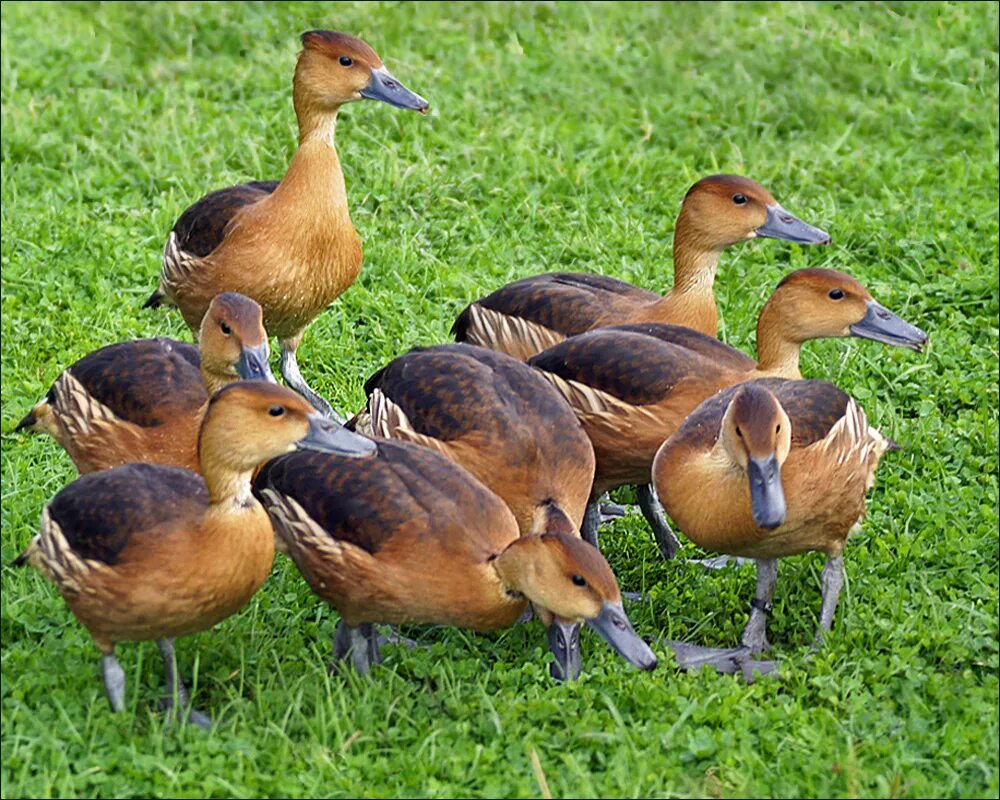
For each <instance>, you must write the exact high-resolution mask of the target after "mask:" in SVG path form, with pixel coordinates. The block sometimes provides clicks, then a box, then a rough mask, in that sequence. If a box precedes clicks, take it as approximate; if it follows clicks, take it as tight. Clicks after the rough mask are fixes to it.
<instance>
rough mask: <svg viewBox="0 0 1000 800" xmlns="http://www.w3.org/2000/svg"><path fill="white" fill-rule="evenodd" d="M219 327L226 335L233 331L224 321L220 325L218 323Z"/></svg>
mask: <svg viewBox="0 0 1000 800" xmlns="http://www.w3.org/2000/svg"><path fill="white" fill-rule="evenodd" d="M219 327H220V328H222V332H223V333H224V334H226V336H228V335H229V334H231V333H232V332H233V329H232V328H230V327H229V325H228V324H227V323H225V322H223V323H222V324H221V325H219Z"/></svg>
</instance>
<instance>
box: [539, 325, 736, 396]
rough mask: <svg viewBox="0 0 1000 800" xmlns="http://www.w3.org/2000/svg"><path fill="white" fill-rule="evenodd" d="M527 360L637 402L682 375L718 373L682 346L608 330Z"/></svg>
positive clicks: (661, 393) (670, 385) (662, 392)
mask: <svg viewBox="0 0 1000 800" xmlns="http://www.w3.org/2000/svg"><path fill="white" fill-rule="evenodd" d="M528 364H530V365H531V366H533V367H536V368H537V369H540V370H543V371H545V372H549V373H552V374H554V375H558V376H559V377H561V378H563V379H564V380H570V381H576V382H577V383H582V384H584V385H586V386H589V387H591V388H592V389H597V390H599V391H602V392H606V393H607V394H610V395H613V396H614V397H617V398H618V399H620V400H624V401H625V402H626V403H630V404H632V405H637V406H640V405H648V404H651V403H656V402H658V401H660V400H662V399H663V398H664V397H666V396H667V394H669V393H670V391H671V390H672V389H673V388H674V387H675V386H676V385H677V384H678V383H679V382H680V381H681V380H683V379H684V378H688V377H693V376H699V375H707V374H712V375H714V374H716V373H717V372H719V370H718V369H717V368H715V367H714V366H713V365H712V364H710V363H708V362H707V361H706V360H705V359H704V358H703V357H701V356H699V355H698V354H697V353H694V352H692V351H690V350H687V349H685V348H683V347H678V346H677V345H675V344H671V343H670V342H664V341H661V340H659V339H657V338H655V337H652V336H646V335H645V334H642V333H632V332H629V331H616V330H610V329H607V328H600V329H598V330H595V331H590V332H589V333H583V334H580V335H579V336H573V337H571V338H569V339H566V340H565V341H562V342H560V343H559V344H557V345H555V346H554V347H550V348H549V349H548V350H544V351H543V352H541V353H539V354H538V355H536V356H534V357H533V358H532V359H530V360H529V361H528Z"/></svg>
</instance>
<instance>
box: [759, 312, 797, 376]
mask: <svg viewBox="0 0 1000 800" xmlns="http://www.w3.org/2000/svg"><path fill="white" fill-rule="evenodd" d="M801 350H802V342H801V340H799V339H798V337H796V336H794V335H791V334H790V333H789V331H788V326H787V325H786V324H785V319H784V318H783V316H782V314H781V305H780V303H778V302H775V299H774V297H773V296H772V297H771V299H770V300H768V301H767V302H766V303H765V304H764V308H763V309H761V312H760V315H759V316H758V317H757V370H756V371H757V373H759V374H760V375H767V376H769V377H775V378H790V379H792V380H798V379H800V378H801V377H802V373H801V372H799V355H800V353H801Z"/></svg>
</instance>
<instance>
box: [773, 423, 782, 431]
mask: <svg viewBox="0 0 1000 800" xmlns="http://www.w3.org/2000/svg"><path fill="white" fill-rule="evenodd" d="M774 432H775V433H781V423H778V424H777V425H776V426H775V427H774Z"/></svg>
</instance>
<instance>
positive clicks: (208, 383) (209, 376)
mask: <svg viewBox="0 0 1000 800" xmlns="http://www.w3.org/2000/svg"><path fill="white" fill-rule="evenodd" d="M201 379H202V380H203V381H204V382H205V388H206V389H208V396H209V397H211V396H212V395H214V394H215V393H216V392H217V391H219V389H224V388H225V387H227V386H228V385H229V384H231V383H233V382H235V381H237V380H239V377H238V376H236V375H223V374H222V373H219V372H215V371H214V370H211V369H209V368H208V367H206V366H205V360H204V359H202V362H201Z"/></svg>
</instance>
